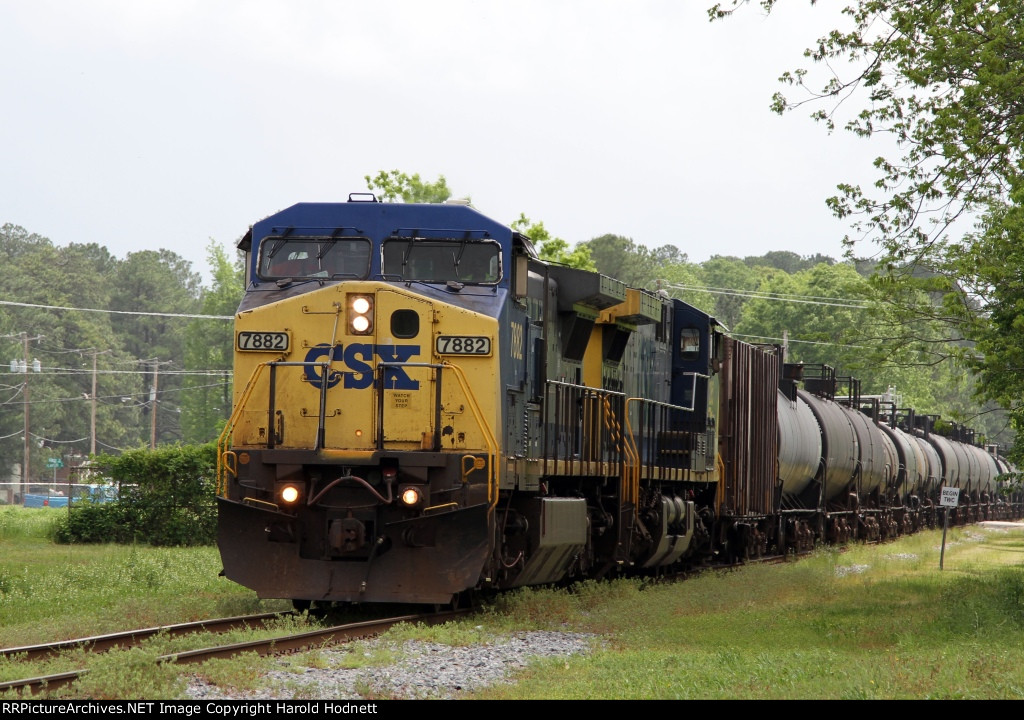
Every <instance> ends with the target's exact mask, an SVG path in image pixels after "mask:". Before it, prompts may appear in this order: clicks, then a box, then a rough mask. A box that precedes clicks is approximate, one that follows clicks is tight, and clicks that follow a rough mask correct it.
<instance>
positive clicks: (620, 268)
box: [584, 234, 678, 290]
mask: <svg viewBox="0 0 1024 720" xmlns="http://www.w3.org/2000/svg"><path fill="white" fill-rule="evenodd" d="M584 245H586V246H587V247H588V248H589V249H590V256H591V257H592V258H593V260H594V264H595V265H597V269H598V271H599V272H601V273H604V274H605V275H608V276H609V277H613V278H616V279H617V280H621V281H622V282H624V283H626V284H627V285H629V286H630V287H636V288H646V289H648V290H649V289H653V287H654V286H655V285H656V284H657V279H658V275H659V271H658V268H659V266H660V264H661V263H660V262H659V261H658V259H656V257H655V255H654V253H652V252H651V250H649V249H648V248H646V247H644V246H643V245H637V244H636V243H635V242H633V240H632V238H627V237H623V236H622V235H612V234H607V235H601V236H600V237H596V238H594V239H593V240H588V241H587V242H586V243H584ZM671 255H672V253H670V252H669V251H667V250H665V249H664V248H663V249H661V250H660V251H659V256H660V257H668V256H671ZM675 257H678V256H675Z"/></svg>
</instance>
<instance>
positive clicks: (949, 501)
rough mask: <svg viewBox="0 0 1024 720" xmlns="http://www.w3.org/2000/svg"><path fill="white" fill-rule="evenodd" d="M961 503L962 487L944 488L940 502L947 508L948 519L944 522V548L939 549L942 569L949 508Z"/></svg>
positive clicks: (947, 515) (947, 517)
mask: <svg viewBox="0 0 1024 720" xmlns="http://www.w3.org/2000/svg"><path fill="white" fill-rule="evenodd" d="M959 503H960V488H950V487H944V488H942V496H941V500H940V504H941V505H942V507H944V508H946V519H945V520H944V521H943V523H942V550H940V551H939V570H941V569H942V561H943V559H944V558H945V555H946V528H948V527H949V509H950V508H951V507H956V506H957V505H958V504H959Z"/></svg>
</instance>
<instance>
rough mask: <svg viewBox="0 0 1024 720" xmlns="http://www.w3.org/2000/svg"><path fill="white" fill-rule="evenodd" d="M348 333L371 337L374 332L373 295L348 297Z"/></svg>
mask: <svg viewBox="0 0 1024 720" xmlns="http://www.w3.org/2000/svg"><path fill="white" fill-rule="evenodd" d="M348 331H349V333H351V334H352V335H369V334H370V333H372V332H373V297H372V296H371V295H349V296H348Z"/></svg>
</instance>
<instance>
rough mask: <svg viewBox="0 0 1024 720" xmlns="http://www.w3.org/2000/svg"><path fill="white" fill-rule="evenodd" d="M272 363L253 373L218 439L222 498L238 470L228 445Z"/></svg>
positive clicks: (218, 466) (268, 362)
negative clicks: (260, 381) (256, 388)
mask: <svg viewBox="0 0 1024 720" xmlns="http://www.w3.org/2000/svg"><path fill="white" fill-rule="evenodd" d="M271 362H272V361H270V360H268V361H267V362H262V363H260V364H259V365H257V366H256V368H255V369H254V370H253V371H252V375H250V376H249V381H248V382H247V383H246V384H245V389H244V390H242V394H241V396H240V397H239V398H238V402H237V403H235V407H234V409H233V410H232V411H231V417H230V418H228V421H227V424H225V425H224V429H223V430H222V431H221V433H220V436H219V437H218V438H217V494H218V495H220V496H222V497H224V496H226V495H227V494H228V473H232V474H234V473H235V472H237V469H238V468H237V466H234V467H229V463H228V461H227V456H228V455H229V454H230V455H231V456H234V453H233V452H232V453H229V452H228V449H227V446H228V443H229V442H230V439H231V435H232V433H234V431H235V425H236V424H237V423H238V418H239V417H240V416H241V414H242V409H243V408H244V407H245V405H246V403H247V402H248V401H249V396H250V395H252V392H253V389H254V388H255V387H256V381H257V380H259V376H260V375H261V374H262V373H263V371H264V370H265V369H266V367H267V366H268V365H270V363H271Z"/></svg>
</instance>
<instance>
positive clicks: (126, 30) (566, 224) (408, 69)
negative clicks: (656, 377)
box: [0, 0, 878, 272]
mask: <svg viewBox="0 0 1024 720" xmlns="http://www.w3.org/2000/svg"><path fill="white" fill-rule="evenodd" d="M710 4H712V1H711V0H651V1H646V0H620V1H614V2H613V1H601V0H576V1H566V0H538V1H536V2H534V1H532V0H531V1H524V0H515V1H508V2H506V1H502V0H488V1H482V0H457V1H456V0H429V1H428V0H410V1H405V0H400V1H391V2H385V1H383V0H381V1H378V2H372V1H363V2H349V1H348V0H333V1H329V0H144V1H143V0H89V1H88V2H82V1H80V0H0V61H2V63H3V71H2V72H0V98H2V103H3V110H2V112H0V137H2V146H0V147H2V151H0V152H2V154H0V224H3V223H12V224H14V225H19V226H21V227H23V228H25V229H26V230H28V231H29V232H34V233H37V234H39V235H43V236H45V237H48V238H50V240H52V241H53V242H54V243H55V244H57V245H66V244H69V243H72V242H77V243H89V242H95V243H99V244H101V245H105V246H106V247H107V248H109V249H110V251H111V252H113V253H114V254H115V255H116V256H118V257H124V256H125V255H126V254H127V253H129V252H133V251H137V250H143V249H148V248H149V249H155V248H167V249H170V250H174V251H175V252H178V253H179V254H181V255H182V256H184V257H185V258H186V259H188V260H191V261H192V262H193V263H194V267H195V269H196V270H197V271H201V272H205V270H206V247H207V245H208V243H209V241H210V240H211V239H212V240H214V241H216V242H217V243H220V244H222V245H223V246H224V247H226V248H233V247H234V244H235V242H236V241H237V240H238V238H239V237H241V236H242V235H243V234H244V233H245V231H246V230H247V229H248V227H249V226H250V225H251V224H252V223H254V222H256V221H257V220H259V219H261V218H263V217H265V216H267V215H269V214H271V213H273V212H276V211H277V210H280V209H282V208H285V207H288V206H290V205H292V204H294V203H296V202H304V201H334V200H344V199H345V198H347V196H348V194H349V193H350V192H365V191H366V189H367V188H366V182H365V180H364V176H366V175H374V174H376V172H377V171H378V170H392V169H398V170H402V171H404V172H407V173H409V174H412V173H419V174H420V176H421V177H422V178H424V179H426V180H431V181H432V180H435V179H436V178H437V177H438V176H439V175H444V177H445V178H446V179H447V181H448V186H449V187H450V188H451V189H452V191H453V193H454V195H455V196H456V197H461V196H467V195H468V196H470V197H471V198H472V201H473V205H474V206H475V207H476V208H477V209H478V210H480V211H481V212H483V213H485V214H486V215H489V216H491V217H493V218H494V219H496V220H499V221H502V222H505V223H508V222H511V221H512V220H514V219H516V218H517V217H518V216H519V214H520V213H526V215H527V216H528V217H530V218H531V219H533V220H534V221H537V220H540V221H543V222H544V224H545V227H546V228H547V229H548V231H549V232H550V233H552V234H553V235H555V236H557V237H561V238H563V239H565V240H567V241H568V242H569V243H570V244H575V243H577V242H581V241H585V240H589V239H591V238H593V237H597V236H599V235H602V234H605V233H616V234H619V235H625V236H627V237H630V238H632V239H633V240H634V241H636V242H637V243H641V244H644V245H647V246H650V247H659V246H661V245H665V244H674V245H677V246H678V247H679V248H680V249H681V250H682V251H683V252H685V253H687V254H688V255H689V257H690V259H691V260H692V261H694V262H700V261H703V260H706V259H708V258H709V257H711V256H712V255H716V254H717V255H734V256H738V257H744V256H747V255H761V254H763V253H764V252H767V251H769V250H789V251H792V252H795V253H798V254H800V255H811V254H813V253H817V252H821V253H824V254H828V255H832V256H833V257H836V258H838V257H840V256H841V255H842V246H841V239H842V237H843V235H844V234H845V233H846V232H847V227H846V225H844V224H843V223H842V222H840V221H838V220H836V219H834V218H833V217H832V216H831V214H830V213H829V211H828V210H827V208H826V207H825V198H826V197H828V196H829V195H831V194H833V193H834V190H835V186H836V184H837V183H839V182H843V181H850V180H855V181H860V182H864V181H865V180H866V179H868V178H869V177H870V162H871V160H872V158H873V157H874V156H875V155H876V154H878V153H877V152H876V151H874V150H873V149H872V147H871V146H870V144H869V143H867V142H865V141H862V140H857V139H855V138H853V137H852V136H849V134H848V133H845V132H837V134H835V135H833V136H829V135H827V133H826V132H825V130H824V128H823V127H821V126H819V125H817V124H815V123H814V122H812V121H811V120H810V119H809V118H808V117H807V116H808V112H805V111H802V110H801V111H797V112H795V113H791V114H789V115H787V116H785V117H779V116H777V115H775V114H773V113H771V112H770V110H769V108H768V106H769V103H770V99H771V95H772V93H774V92H775V91H776V90H778V89H780V87H781V86H780V85H779V83H778V81H777V78H778V77H779V75H780V74H781V73H782V72H783V71H784V70H787V69H793V68H795V67H797V66H802V65H805V64H806V63H805V61H804V59H803V58H802V51H803V48H805V47H807V46H808V45H810V44H812V43H813V41H814V40H815V39H816V38H817V37H818V36H820V35H821V34H822V33H823V32H825V31H827V30H828V29H829V28H830V27H831V26H832V24H833V23H834V19H835V17H836V16H835V13H834V12H829V11H827V10H826V9H822V8H813V9H812V8H810V7H809V6H808V3H807V2H800V1H799V0H794V1H793V2H790V3H786V4H785V5H786V7H782V8H781V9H780V10H778V11H776V12H774V13H773V14H772V15H771V16H769V17H765V16H763V14H762V13H761V11H760V8H759V7H758V6H757V4H756V3H754V4H753V5H752V6H750V7H747V8H745V9H743V10H742V11H741V12H740V13H739V15H738V16H737V17H734V18H732V19H730V20H728V21H725V22H715V23H709V22H708V19H707V13H706V9H707V7H708V6H709V5H710ZM860 254H865V253H860Z"/></svg>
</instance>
